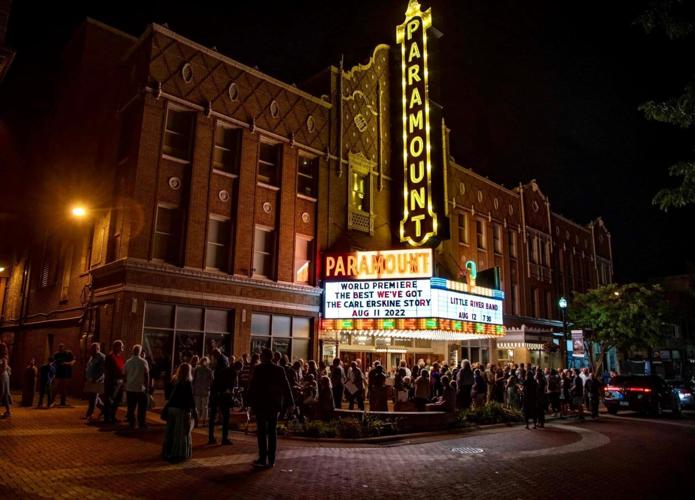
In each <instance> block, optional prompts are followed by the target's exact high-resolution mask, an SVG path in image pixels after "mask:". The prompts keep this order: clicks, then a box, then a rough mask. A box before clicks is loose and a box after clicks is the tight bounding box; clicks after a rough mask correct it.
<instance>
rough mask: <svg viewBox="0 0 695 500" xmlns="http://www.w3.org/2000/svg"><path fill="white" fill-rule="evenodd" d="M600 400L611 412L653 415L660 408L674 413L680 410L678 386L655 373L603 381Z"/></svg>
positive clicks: (658, 412)
mask: <svg viewBox="0 0 695 500" xmlns="http://www.w3.org/2000/svg"><path fill="white" fill-rule="evenodd" d="M603 402H604V404H605V405H606V408H607V409H608V413H610V414H611V415H615V414H616V413H618V411H620V410H632V411H640V412H643V413H652V414H654V415H661V414H662V412H663V410H670V411H671V413H673V414H674V415H680V413H681V401H680V397H679V396H678V390H677V389H676V388H674V387H673V386H672V385H670V384H667V383H666V381H665V380H664V379H662V378H661V377H659V376H658V375H618V376H617V377H613V378H612V379H611V380H610V382H608V385H606V388H605V393H604V399H603Z"/></svg>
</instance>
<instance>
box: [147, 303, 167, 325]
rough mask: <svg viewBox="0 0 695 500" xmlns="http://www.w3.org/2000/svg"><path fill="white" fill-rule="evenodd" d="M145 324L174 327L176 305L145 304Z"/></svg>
mask: <svg viewBox="0 0 695 500" xmlns="http://www.w3.org/2000/svg"><path fill="white" fill-rule="evenodd" d="M145 326H151V327H155V328H174V306H173V305H172V304H154V303H150V302H148V303H147V304H145Z"/></svg>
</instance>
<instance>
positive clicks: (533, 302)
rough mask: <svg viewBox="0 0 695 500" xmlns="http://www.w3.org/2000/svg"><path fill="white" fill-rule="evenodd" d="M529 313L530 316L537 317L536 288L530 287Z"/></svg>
mask: <svg viewBox="0 0 695 500" xmlns="http://www.w3.org/2000/svg"><path fill="white" fill-rule="evenodd" d="M530 306H531V307H530V311H529V312H530V313H531V315H532V316H536V317H538V312H537V311H538V289H536V288H531V304H530Z"/></svg>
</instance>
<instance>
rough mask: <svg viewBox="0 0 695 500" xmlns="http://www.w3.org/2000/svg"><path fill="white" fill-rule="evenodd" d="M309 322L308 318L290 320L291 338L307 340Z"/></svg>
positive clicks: (309, 330) (309, 332)
mask: <svg viewBox="0 0 695 500" xmlns="http://www.w3.org/2000/svg"><path fill="white" fill-rule="evenodd" d="M310 335H311V320H310V319H309V318H292V337H302V338H307V339H308V338H309V336H310Z"/></svg>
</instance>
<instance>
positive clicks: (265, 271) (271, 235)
mask: <svg viewBox="0 0 695 500" xmlns="http://www.w3.org/2000/svg"><path fill="white" fill-rule="evenodd" d="M274 254H275V230H274V229H271V228H264V227H259V226H256V232H255V235H254V248H253V274H254V276H259V277H262V278H269V279H273V256H274Z"/></svg>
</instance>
